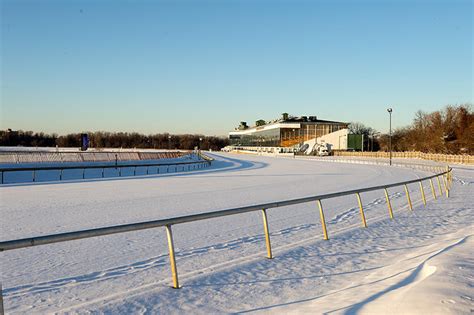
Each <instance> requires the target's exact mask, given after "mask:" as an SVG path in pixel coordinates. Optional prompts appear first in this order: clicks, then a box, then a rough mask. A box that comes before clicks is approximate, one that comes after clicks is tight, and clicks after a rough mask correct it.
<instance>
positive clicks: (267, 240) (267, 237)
mask: <svg viewBox="0 0 474 315" xmlns="http://www.w3.org/2000/svg"><path fill="white" fill-rule="evenodd" d="M262 216H263V230H264V231H265V243H266V244H267V258H269V259H272V258H273V256H272V245H271V244H270V233H269V231H268V220H267V211H266V210H265V209H262Z"/></svg>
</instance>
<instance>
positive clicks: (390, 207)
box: [383, 188, 393, 219]
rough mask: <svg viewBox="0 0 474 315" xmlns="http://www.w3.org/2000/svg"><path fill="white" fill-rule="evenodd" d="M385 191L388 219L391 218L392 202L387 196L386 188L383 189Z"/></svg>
mask: <svg viewBox="0 0 474 315" xmlns="http://www.w3.org/2000/svg"><path fill="white" fill-rule="evenodd" d="M383 190H384V191H385V199H387V207H388V213H389V214H390V219H393V211H392V204H391V203H390V198H389V197H388V191H387V188H384V189H383Z"/></svg>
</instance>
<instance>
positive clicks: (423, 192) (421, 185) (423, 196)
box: [420, 181, 426, 206]
mask: <svg viewBox="0 0 474 315" xmlns="http://www.w3.org/2000/svg"><path fill="white" fill-rule="evenodd" d="M420 191H421V199H422V200H423V205H424V206H426V198H425V190H424V189H423V184H422V183H421V181H420Z"/></svg>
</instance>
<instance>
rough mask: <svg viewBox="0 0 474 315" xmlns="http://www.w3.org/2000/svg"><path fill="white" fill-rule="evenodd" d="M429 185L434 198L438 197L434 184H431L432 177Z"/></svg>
mask: <svg viewBox="0 0 474 315" xmlns="http://www.w3.org/2000/svg"><path fill="white" fill-rule="evenodd" d="M430 187H431V192H432V193H433V197H434V199H438V197H436V192H435V190H434V185H433V179H432V178H430Z"/></svg>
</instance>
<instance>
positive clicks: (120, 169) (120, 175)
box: [119, 167, 122, 177]
mask: <svg viewBox="0 0 474 315" xmlns="http://www.w3.org/2000/svg"><path fill="white" fill-rule="evenodd" d="M119 177H122V168H121V167H119Z"/></svg>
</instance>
